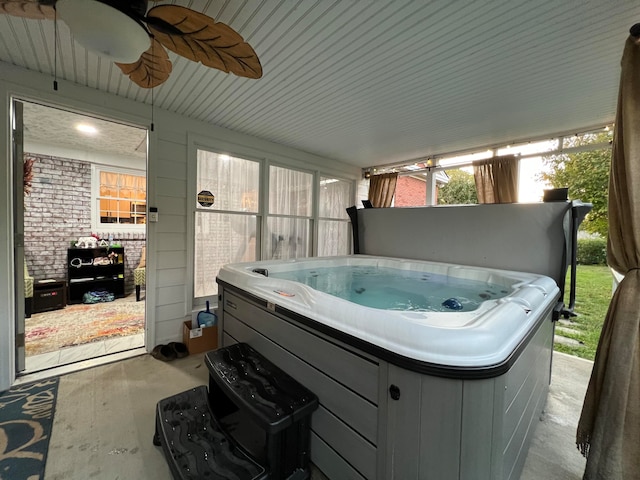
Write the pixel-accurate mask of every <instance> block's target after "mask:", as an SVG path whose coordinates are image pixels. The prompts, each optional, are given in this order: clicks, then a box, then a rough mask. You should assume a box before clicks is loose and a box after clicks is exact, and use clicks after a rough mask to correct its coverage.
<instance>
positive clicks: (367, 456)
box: [217, 255, 560, 480]
mask: <svg viewBox="0 0 640 480" xmlns="http://www.w3.org/2000/svg"><path fill="white" fill-rule="evenodd" d="M341 265H356V266H361V265H367V266H376V265H379V266H385V267H390V268H394V269H400V270H411V271H418V272H428V273H437V274H442V275H446V276H448V277H455V278H461V279H467V280H476V281H478V282H482V283H487V284H492V285H496V284H497V285H500V286H502V287H503V288H504V289H505V291H507V292H508V293H507V294H506V295H505V296H503V297H502V298H497V299H490V300H487V301H484V302H482V303H481V304H480V306H479V307H478V308H477V309H475V310H472V311H468V312H455V311H451V312H415V311H389V310H381V309H375V308H370V307H363V306H361V305H357V304H354V303H352V302H349V301H346V300H342V299H339V298H336V297H334V296H332V295H329V294H327V293H323V292H320V291H318V290H315V289H313V288H311V287H309V286H307V285H304V284H302V283H298V282H293V281H291V280H284V279H278V278H273V277H272V276H265V275H264V274H260V273H256V272H254V270H258V271H261V272H263V273H267V272H270V273H271V274H275V273H276V272H278V271H284V270H295V269H308V268H320V267H323V268H324V267H334V266H341ZM267 274H268V273H267ZM217 281H218V284H219V296H220V303H219V309H218V314H219V319H220V322H221V327H222V328H220V332H221V339H220V341H221V344H222V345H228V344H231V343H235V342H246V343H248V344H250V345H251V346H253V347H254V348H255V349H256V350H258V351H259V352H261V353H262V354H263V355H264V356H266V357H267V358H269V359H270V360H271V361H272V362H274V363H275V364H276V365H278V366H279V367H280V368H282V369H283V370H285V371H286V372H287V373H289V374H290V375H291V376H293V377H294V378H295V379H296V380H298V381H299V382H301V383H302V384H304V385H305V386H306V387H308V388H309V389H311V390H312V391H314V392H315V393H316V395H318V397H319V400H320V408H319V409H318V410H317V411H316V413H314V414H313V417H312V433H311V435H312V436H311V445H312V448H311V458H312V461H313V462H314V463H315V464H316V465H317V466H318V467H319V468H320V469H321V470H322V471H323V472H324V473H325V474H326V475H327V476H329V477H330V478H335V479H343V478H353V479H362V478H366V479H402V480H405V479H427V478H429V479H431V478H433V479H438V480H444V479H469V480H471V479H473V480H481V479H516V478H519V476H520V472H521V470H522V466H523V464H524V460H525V458H526V452H527V448H528V442H529V438H530V435H531V433H532V430H533V428H534V425H535V422H534V421H535V419H536V418H537V417H538V415H539V413H540V411H541V409H542V406H543V405H544V401H545V399H546V395H547V391H548V385H549V375H550V368H551V355H552V345H553V328H554V327H553V322H552V311H553V309H554V308H555V307H556V305H557V303H558V298H559V297H560V290H559V289H558V287H557V285H556V282H555V281H554V280H552V279H550V278H548V277H546V276H544V275H539V274H531V273H522V272H512V271H506V270H497V269H490V268H480V267H466V266H460V265H454V264H446V263H437V262H427V261H415V260H405V259H398V258H384V257H376V256H367V255H356V256H346V257H329V258H311V259H303V260H286V261H266V262H251V263H245V264H234V265H227V266H225V267H223V268H222V269H221V270H220V273H219V275H218V279H217Z"/></svg>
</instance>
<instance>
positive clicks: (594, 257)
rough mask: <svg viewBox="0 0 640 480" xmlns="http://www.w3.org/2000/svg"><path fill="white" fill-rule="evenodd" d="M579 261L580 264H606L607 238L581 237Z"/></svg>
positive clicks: (578, 253) (579, 241) (579, 240)
mask: <svg viewBox="0 0 640 480" xmlns="http://www.w3.org/2000/svg"><path fill="white" fill-rule="evenodd" d="M577 261H578V264H580V265H606V264H607V240H606V239H605V238H579V239H578V252H577Z"/></svg>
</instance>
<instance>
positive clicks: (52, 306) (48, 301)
mask: <svg viewBox="0 0 640 480" xmlns="http://www.w3.org/2000/svg"><path fill="white" fill-rule="evenodd" d="M66 305H67V289H66V281H64V280H55V281H45V282H43V283H41V282H36V283H35V284H34V285H33V313H40V312H48V311H50V310H58V309H60V308H64V307H65V306H66Z"/></svg>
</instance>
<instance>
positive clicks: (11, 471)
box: [0, 377, 59, 480]
mask: <svg viewBox="0 0 640 480" xmlns="http://www.w3.org/2000/svg"><path fill="white" fill-rule="evenodd" d="M58 380H59V379H58V378H57V377H56V378H52V379H47V380H42V381H40V382H34V383H29V384H25V385H19V386H16V387H14V388H11V389H10V390H8V391H6V392H4V393H1V394H0V479H9V478H10V479H11V480H38V479H43V478H44V467H45V464H46V462H47V451H48V450H49V438H50V437H51V426H52V424H53V414H54V411H55V406H56V397H57V394H58Z"/></svg>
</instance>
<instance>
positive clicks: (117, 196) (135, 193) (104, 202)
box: [98, 171, 147, 224]
mask: <svg viewBox="0 0 640 480" xmlns="http://www.w3.org/2000/svg"><path fill="white" fill-rule="evenodd" d="M99 178H100V186H99V191H100V196H99V198H98V202H99V210H100V223H119V224H144V223H145V218H146V209H144V208H143V209H142V211H140V212H137V211H136V209H135V206H134V205H135V204H136V203H140V202H132V201H131V200H132V199H138V200H142V202H141V203H142V204H144V200H145V199H146V197H147V192H146V178H145V177H144V176H143V175H131V174H127V173H119V172H109V171H100V172H99Z"/></svg>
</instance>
